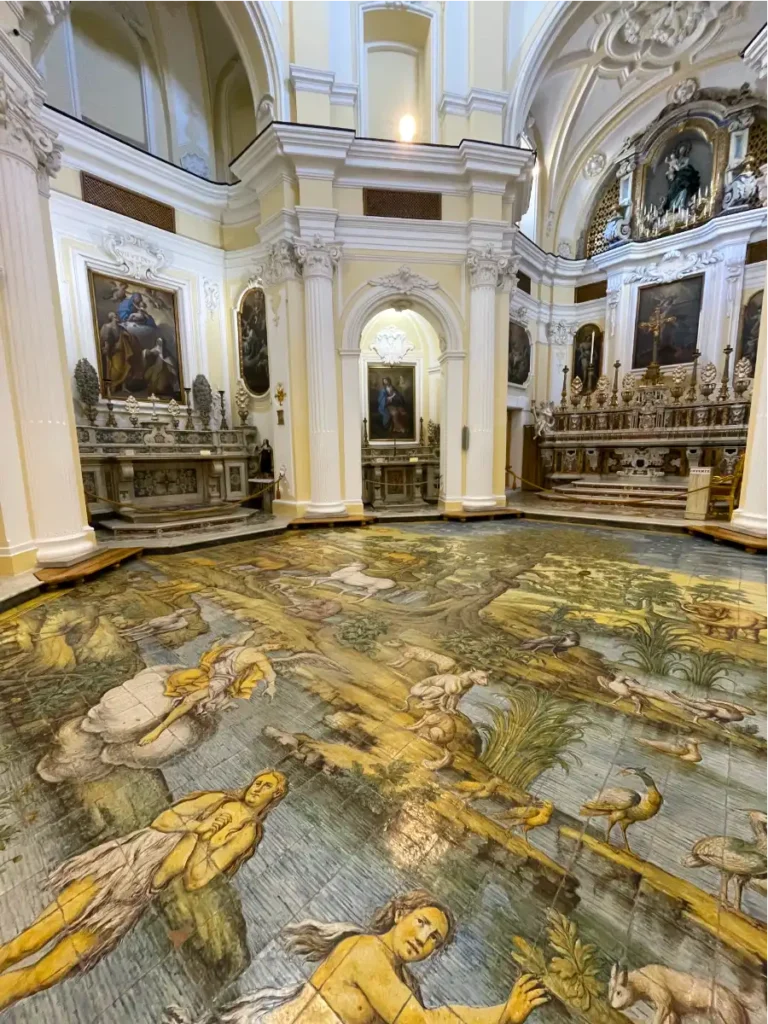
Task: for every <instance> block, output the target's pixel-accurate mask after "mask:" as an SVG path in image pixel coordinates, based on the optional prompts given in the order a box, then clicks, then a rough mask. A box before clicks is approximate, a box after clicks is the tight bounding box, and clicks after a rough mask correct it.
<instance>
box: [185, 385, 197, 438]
mask: <svg viewBox="0 0 768 1024" xmlns="http://www.w3.org/2000/svg"><path fill="white" fill-rule="evenodd" d="M191 392H192V388H184V394H185V395H186V398H185V399H184V401H185V402H186V405H187V418H186V419H185V420H184V429H185V430H194V429H195V421H194V420H193V419H192V403H191V402H190V400H189V396H190V394H191Z"/></svg>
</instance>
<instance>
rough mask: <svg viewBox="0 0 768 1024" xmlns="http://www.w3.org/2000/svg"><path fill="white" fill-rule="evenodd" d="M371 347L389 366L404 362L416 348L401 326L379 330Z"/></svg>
mask: <svg viewBox="0 0 768 1024" xmlns="http://www.w3.org/2000/svg"><path fill="white" fill-rule="evenodd" d="M371 348H372V349H373V351H374V352H375V353H376V355H377V356H378V357H379V359H380V360H381V361H382V363H386V364H387V365H388V366H394V365H395V363H402V362H404V361H405V357H406V356H407V355H408V353H409V352H413V350H414V347H413V345H412V344H411V343H410V341H408V336H407V335H406V333H405V331H401V330H400V328H399V327H385V328H384V330H382V331H379V333H378V334H377V335H376V340H375V341H374V342H373V344H372V345H371Z"/></svg>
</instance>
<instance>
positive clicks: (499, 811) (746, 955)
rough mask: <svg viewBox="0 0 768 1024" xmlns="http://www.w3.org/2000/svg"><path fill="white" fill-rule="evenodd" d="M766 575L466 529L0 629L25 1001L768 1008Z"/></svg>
mask: <svg viewBox="0 0 768 1024" xmlns="http://www.w3.org/2000/svg"><path fill="white" fill-rule="evenodd" d="M765 593H766V588H765V583H764V562H763V561H762V560H761V559H758V558H754V557H752V556H748V555H744V554H741V553H739V552H733V551H725V550H723V549H720V548H714V547H712V546H709V545H708V544H706V542H703V541H697V540H692V539H690V538H682V537H672V536H666V535H663V534H651V533H642V532H631V533H630V532H621V531H609V530H597V529H589V528H588V529H576V528H561V527H557V526H551V525H534V524H528V523H525V524H522V523H514V524H503V525H495V524H487V525H483V526H478V525H473V526H472V527H459V526H451V525H447V524H440V525H437V524H435V525H409V526H403V527H397V528H396V527H375V528H367V529H366V530H364V531H357V532H355V531H341V532H333V531H330V532H312V533H294V534H286V535H284V536H281V537H278V538H270V539H265V540H263V541H253V542H251V541H248V542H243V543H239V544H231V545H228V546H222V547H216V548H212V549H209V550H206V551H203V552H193V553H187V554H177V555H170V556H162V557H161V556H156V557H148V558H145V559H144V560H141V561H139V562H135V563H133V564H130V565H128V566H126V567H123V568H121V569H120V570H117V571H116V572H115V573H113V574H111V575H109V576H107V577H103V578H100V579H97V580H95V581H94V582H92V583H90V584H87V585H81V586H80V587H78V588H77V589H75V590H72V591H68V592H67V591H61V592H53V593H48V594H44V595H42V596H41V597H39V598H36V599H35V600H33V601H31V602H29V603H28V604H27V605H24V606H22V607H20V608H17V609H14V610H12V611H10V612H6V613H4V614H3V615H2V616H0V699H2V706H3V715H2V719H1V720H0V1014H1V1015H2V1019H3V1020H5V1019H8V1020H9V1021H13V1022H14V1024H16V1022H18V1024H32V1022H38V1021H41V1020H50V1021H57V1022H58V1021H62V1022H70V1021H71V1022H77V1024H80V1022H83V1024H84V1022H86V1021H87V1022H96V1021H99V1022H105V1024H106V1022H109V1024H118V1022H120V1024H122V1022H124V1021H127V1020H130V1021H131V1022H132V1024H135V1022H147V1024H150V1022H152V1024H182V1022H187V1024H193V1022H194V1024H197V1022H200V1024H203V1022H205V1024H255V1022H262V1024H288V1022H291V1024H294V1022H299V1021H301V1022H308V1024H309V1022H319V1024H322V1022H336V1024H375V1022H379V1021H384V1022H394V1021H396V1020H397V1021H401V1022H403V1024H406V1022H408V1024H410V1022H419V1021H437V1022H443V1021H456V1022H457V1024H459V1022H463V1024H475V1022H481V1024H485V1022H513V1024H520V1022H522V1021H524V1020H525V1019H526V1018H528V1017H529V1016H531V1021H532V1024H533V1022H538V1021H541V1022H542V1024H555V1022H556V1021H563V1020H567V1019H586V1020H588V1021H590V1022H594V1024H622V1022H627V1021H632V1020H635V1021H639V1020H641V1019H645V1017H646V1016H647V1015H648V1014H653V1015H654V1021H655V1022H657V1024H664V1022H665V1021H666V1022H667V1024H673V1022H678V1024H679V1021H680V1020H681V1019H682V1018H685V1017H689V1016H690V1017H693V1016H694V1015H698V1016H699V1017H700V1018H709V1019H710V1020H712V1021H719V1022H721V1024H750V1022H752V1024H757V1021H758V1020H760V1019H761V1016H762V1017H764V1014H765V1002H764V995H763V972H764V966H765V943H766V923H765V922H766V907H765V895H766V815H765V745H766V740H765V713H764V710H765V660H766V659H765V639H766V633H765V630H766V618H765V615H764V609H765Z"/></svg>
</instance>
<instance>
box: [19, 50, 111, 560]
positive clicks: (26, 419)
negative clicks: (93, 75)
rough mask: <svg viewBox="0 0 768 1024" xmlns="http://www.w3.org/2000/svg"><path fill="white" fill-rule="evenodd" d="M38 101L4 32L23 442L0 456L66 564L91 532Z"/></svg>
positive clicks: (45, 544)
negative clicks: (55, 266) (62, 321)
mask: <svg viewBox="0 0 768 1024" xmlns="http://www.w3.org/2000/svg"><path fill="white" fill-rule="evenodd" d="M42 101H43V92H42V89H41V86H40V79H39V76H38V75H37V73H36V72H35V71H34V69H33V68H32V67H31V66H30V65H29V64H27V62H26V61H25V60H24V58H23V57H22V56H21V55H20V53H19V51H18V50H16V49H15V47H14V46H13V45H12V44H11V42H10V40H9V37H8V36H6V35H4V34H3V33H1V32H0V266H2V278H1V279H0V330H2V331H3V334H4V335H5V338H4V340H3V347H4V350H5V362H6V365H7V371H8V376H9V385H10V392H11V394H12V396H13V405H14V410H15V417H16V420H17V424H18V431H17V436H18V439H19V444H18V446H11V448H10V450H7V451H6V452H5V453H4V454H3V455H2V456H0V457H2V459H3V460H4V461H5V460H10V459H13V458H16V459H19V458H20V459H21V460H22V462H23V465H22V466H21V467H20V468H21V474H20V475H21V476H22V477H23V479H24V480H25V483H26V489H25V491H26V501H27V520H28V522H29V529H30V531H31V538H30V540H31V542H32V543H33V544H34V546H35V547H36V549H37V559H38V561H39V562H40V563H41V564H44V565H45V564H47V565H62V564H68V563H71V562H74V561H77V560H78V559H79V558H82V557H85V556H87V555H88V554H89V552H90V551H91V549H92V548H93V544H94V535H93V530H92V529H91V528H90V527H89V526H88V524H87V521H86V514H85V503H84V500H83V493H82V480H81V475H80V460H79V457H78V452H77V442H76V437H75V426H74V409H73V405H72V396H71V392H70V388H69V383H68V378H69V374H68V372H67V367H66V360H65V357H64V350H63V338H62V335H61V326H60V314H59V310H58V299H57V295H58V288H57V283H56V280H55V276H54V273H53V271H52V266H53V261H52V258H51V253H50V244H51V243H50V222H49V220H48V219H47V218H48V210H47V196H48V179H49V175H51V174H55V173H56V171H57V170H58V168H59V163H60V154H61V146H60V145H59V144H58V143H57V142H56V138H55V134H54V133H53V132H51V131H50V130H49V129H48V128H47V127H46V126H45V125H44V124H43V121H42ZM14 450H15V454H14ZM4 468H7V467H4ZM16 468H18V467H16ZM13 469H14V467H11V471H13ZM17 475H18V474H17Z"/></svg>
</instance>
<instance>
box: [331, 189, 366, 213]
mask: <svg viewBox="0 0 768 1024" xmlns="http://www.w3.org/2000/svg"><path fill="white" fill-rule="evenodd" d="M333 204H334V206H335V207H336V209H337V210H338V211H339V213H345V214H348V215H350V216H356V217H362V215H363V190H362V189H361V188H334V190H333Z"/></svg>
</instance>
